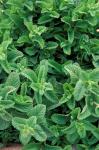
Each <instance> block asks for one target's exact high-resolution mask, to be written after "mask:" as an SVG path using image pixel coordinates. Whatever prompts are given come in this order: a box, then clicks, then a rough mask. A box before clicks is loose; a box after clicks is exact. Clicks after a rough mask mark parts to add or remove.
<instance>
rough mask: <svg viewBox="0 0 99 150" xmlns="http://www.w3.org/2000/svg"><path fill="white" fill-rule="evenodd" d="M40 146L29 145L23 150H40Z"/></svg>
mask: <svg viewBox="0 0 99 150" xmlns="http://www.w3.org/2000/svg"><path fill="white" fill-rule="evenodd" d="M40 147H41V146H40V144H36V143H31V144H28V145H25V146H24V147H23V148H22V150H33V149H34V150H40Z"/></svg>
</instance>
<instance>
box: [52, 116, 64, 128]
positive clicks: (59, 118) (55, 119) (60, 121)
mask: <svg viewBox="0 0 99 150" xmlns="http://www.w3.org/2000/svg"><path fill="white" fill-rule="evenodd" d="M51 119H52V121H53V122H55V123H56V124H60V125H61V124H66V116H65V115H62V114H53V115H52V116H51Z"/></svg>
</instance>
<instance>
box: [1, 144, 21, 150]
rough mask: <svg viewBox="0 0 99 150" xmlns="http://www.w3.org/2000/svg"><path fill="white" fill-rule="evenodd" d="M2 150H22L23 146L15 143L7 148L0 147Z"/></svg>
mask: <svg viewBox="0 0 99 150" xmlns="http://www.w3.org/2000/svg"><path fill="white" fill-rule="evenodd" d="M0 150H22V147H21V146H20V145H14V146H8V147H6V148H0Z"/></svg>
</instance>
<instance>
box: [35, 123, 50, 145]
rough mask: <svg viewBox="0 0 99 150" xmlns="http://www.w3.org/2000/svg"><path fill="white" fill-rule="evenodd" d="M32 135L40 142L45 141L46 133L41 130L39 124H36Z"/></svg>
mask: <svg viewBox="0 0 99 150" xmlns="http://www.w3.org/2000/svg"><path fill="white" fill-rule="evenodd" d="M33 136H34V138H35V139H36V140H37V141H40V142H43V141H46V139H47V135H46V133H45V132H44V131H43V129H42V128H41V127H40V125H36V128H35V132H34V135H33Z"/></svg>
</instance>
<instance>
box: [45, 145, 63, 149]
mask: <svg viewBox="0 0 99 150" xmlns="http://www.w3.org/2000/svg"><path fill="white" fill-rule="evenodd" d="M44 150H62V148H61V147H59V146H50V145H45V147H44Z"/></svg>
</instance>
